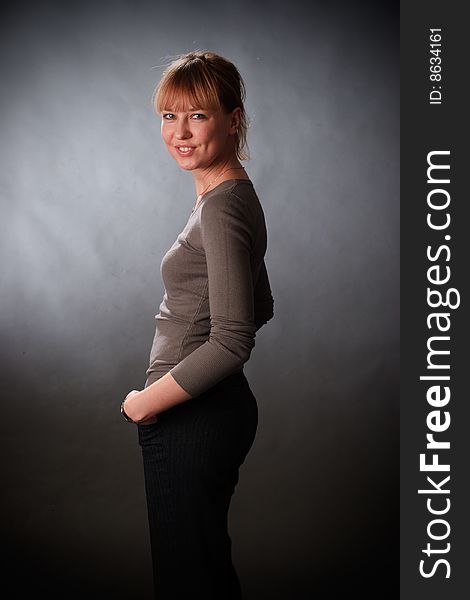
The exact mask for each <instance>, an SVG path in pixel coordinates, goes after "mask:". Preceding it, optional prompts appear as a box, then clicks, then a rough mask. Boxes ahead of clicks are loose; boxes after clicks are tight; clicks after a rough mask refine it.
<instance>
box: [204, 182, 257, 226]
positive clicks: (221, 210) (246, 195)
mask: <svg viewBox="0 0 470 600" xmlns="http://www.w3.org/2000/svg"><path fill="white" fill-rule="evenodd" d="M260 212H262V208H261V205H260V202H259V199H258V196H257V194H256V192H255V189H254V187H253V184H252V182H251V181H250V180H249V179H247V180H237V181H233V182H230V184H229V185H227V186H224V187H223V188H222V189H218V190H214V191H213V193H211V194H210V196H209V197H207V198H206V200H205V202H204V203H203V204H202V206H201V224H204V223H209V222H211V221H212V220H217V221H219V220H224V219H229V220H230V219H232V220H235V221H236V220H239V221H241V222H244V223H247V224H250V223H251V224H253V223H254V222H255V221H256V220H257V215H258V214H259V213H260Z"/></svg>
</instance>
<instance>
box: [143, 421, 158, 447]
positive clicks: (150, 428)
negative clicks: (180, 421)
mask: <svg viewBox="0 0 470 600" xmlns="http://www.w3.org/2000/svg"><path fill="white" fill-rule="evenodd" d="M160 427H161V421H160V417H159V418H158V419H157V421H156V422H155V423H149V424H147V425H144V424H142V423H137V432H138V437H139V444H140V445H141V446H146V445H148V444H154V443H155V441H156V439H157V437H158V434H159V430H160Z"/></svg>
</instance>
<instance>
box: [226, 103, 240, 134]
mask: <svg viewBox="0 0 470 600" xmlns="http://www.w3.org/2000/svg"><path fill="white" fill-rule="evenodd" d="M240 117H241V110H240V107H239V106H237V107H236V108H234V109H233V110H232V112H231V114H230V131H229V133H230V134H232V135H234V134H235V133H237V131H238V128H239V127H240V121H241V118H240Z"/></svg>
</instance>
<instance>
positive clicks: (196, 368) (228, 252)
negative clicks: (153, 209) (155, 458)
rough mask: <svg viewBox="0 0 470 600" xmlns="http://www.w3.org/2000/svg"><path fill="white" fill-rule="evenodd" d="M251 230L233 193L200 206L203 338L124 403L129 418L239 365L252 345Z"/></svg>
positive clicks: (186, 395)
mask: <svg viewBox="0 0 470 600" xmlns="http://www.w3.org/2000/svg"><path fill="white" fill-rule="evenodd" d="M252 235H253V233H252V230H251V227H250V223H249V220H248V219H247V216H246V214H245V212H244V207H243V203H242V202H240V200H239V199H238V198H236V197H232V196H224V197H220V198H219V197H216V196H214V197H213V198H211V201H210V202H208V203H207V204H204V205H203V206H202V211H201V236H202V244H203V247H204V251H205V255H206V263H207V274H208V294H209V307H210V319H211V329H210V334H209V339H208V340H207V341H206V342H204V343H203V344H202V345H201V346H199V347H198V348H196V350H194V352H192V353H191V354H189V355H188V356H187V357H185V358H184V359H183V360H182V361H180V362H179V363H178V364H177V365H175V366H174V367H173V368H172V369H171V370H170V371H169V372H168V373H166V374H165V375H164V376H163V377H161V378H160V379H158V380H157V381H155V382H154V383H153V384H151V385H150V386H148V387H147V388H146V389H144V390H142V391H141V392H138V393H134V394H133V395H132V396H130V397H129V398H128V399H127V400H126V403H125V411H126V413H127V414H128V415H129V416H130V417H131V418H132V419H134V420H135V421H144V420H147V419H148V418H149V417H151V415H155V414H158V413H159V412H162V411H164V410H167V409H168V408H170V407H171V406H173V405H175V404H178V403H180V402H184V401H185V400H189V399H190V398H192V397H194V396H197V395H199V394H201V393H202V392H204V391H205V390H207V389H209V388H210V387H212V386H213V385H215V384H216V383H217V382H218V381H220V380H222V379H224V378H225V377H226V376H228V375H230V374H231V373H232V372H234V371H236V370H237V369H239V368H240V367H241V366H242V365H243V364H244V363H245V362H246V361H247V360H248V358H249V357H250V354H251V351H252V349H253V347H254V345H255V341H254V338H255V334H256V329H257V327H256V324H255V306H254V290H253V276H252V271H251V249H252Z"/></svg>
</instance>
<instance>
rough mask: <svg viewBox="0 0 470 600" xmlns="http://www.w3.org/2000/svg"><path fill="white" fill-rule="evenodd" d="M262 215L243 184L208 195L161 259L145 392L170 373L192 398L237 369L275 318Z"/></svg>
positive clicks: (219, 187) (251, 189)
mask: <svg viewBox="0 0 470 600" xmlns="http://www.w3.org/2000/svg"><path fill="white" fill-rule="evenodd" d="M266 248H267V232H266V223H265V218H264V213H263V209H262V206H261V204H260V201H259V199H258V196H257V194H256V192H255V189H254V187H253V184H252V182H251V181H250V180H248V179H229V180H226V181H223V182H221V183H220V184H219V185H217V186H216V187H214V188H213V189H212V190H211V191H209V192H207V193H206V194H205V195H204V196H203V198H202V200H201V201H200V203H199V204H198V206H197V208H196V209H195V210H193V212H192V213H191V215H190V217H189V219H188V222H187V223H186V225H185V227H184V229H183V231H182V232H181V233H180V234H179V235H178V237H177V239H176V241H175V242H174V244H173V245H172V246H171V248H170V249H169V250H168V251H167V252H166V254H165V255H164V257H163V260H162V262H161V267H160V270H161V276H162V279H163V283H164V286H165V293H164V296H163V300H162V302H161V304H160V307H159V313H158V314H157V315H156V316H155V319H156V331H155V337H154V339H153V344H152V348H151V351H150V362H149V367H148V369H147V371H146V374H147V381H146V383H145V387H148V386H149V385H150V384H151V383H153V382H154V381H156V380H157V379H159V378H160V377H162V376H163V375H164V374H165V373H167V372H168V371H170V373H171V374H172V376H173V378H174V379H175V380H176V382H177V383H178V384H179V385H180V386H181V387H182V388H183V389H185V390H186V391H187V392H188V394H190V395H191V396H192V397H194V396H197V395H199V394H201V393H202V392H204V391H206V390H207V389H209V388H210V387H212V386H213V385H215V384H216V383H218V382H219V381H220V380H222V379H224V378H225V377H227V376H228V375H230V374H231V373H234V372H235V371H239V370H242V369H243V365H244V363H245V362H246V361H247V360H248V359H249V357H250V354H251V351H252V349H253V347H254V345H255V336H256V331H257V330H258V329H259V328H260V327H261V326H262V325H263V324H265V323H266V322H267V321H269V319H271V318H272V317H273V315H274V310H273V308H274V300H273V297H272V293H271V288H270V284H269V279H268V274H267V270H266V264H265V261H264V256H265V253H266Z"/></svg>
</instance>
